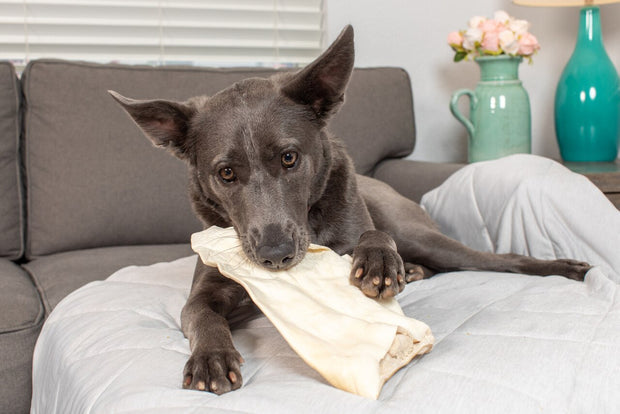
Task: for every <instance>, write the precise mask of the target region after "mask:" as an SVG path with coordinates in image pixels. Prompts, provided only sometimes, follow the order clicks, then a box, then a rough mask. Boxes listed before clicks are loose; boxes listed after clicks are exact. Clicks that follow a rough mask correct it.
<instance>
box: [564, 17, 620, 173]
mask: <svg viewBox="0 0 620 414" xmlns="http://www.w3.org/2000/svg"><path fill="white" fill-rule="evenodd" d="M619 117H620V82H619V80H618V73H617V72H616V68H615V67H614V65H613V63H612V62H611V59H609V56H608V55H607V52H606V51H605V47H604V46H603V39H602V35H601V20H600V15H599V8H598V7H584V8H583V9H581V12H580V21H579V31H578V35H577V44H576V46H575V51H574V52H573V54H572V56H571V58H570V60H569V61H568V63H567V64H566V67H565V68H564V71H563V72H562V76H561V77H560V81H559V82H558V87H557V90H556V95H555V132H556V136H557V139H558V145H559V147H560V153H561V155H562V158H563V159H564V160H566V161H613V160H615V159H616V157H617V156H618V137H619V132H620V129H619V128H618V127H619V121H618V118H619Z"/></svg>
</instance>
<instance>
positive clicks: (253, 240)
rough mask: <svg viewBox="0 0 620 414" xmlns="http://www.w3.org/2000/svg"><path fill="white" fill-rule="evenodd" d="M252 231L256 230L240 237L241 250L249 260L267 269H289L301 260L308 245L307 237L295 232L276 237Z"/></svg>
mask: <svg viewBox="0 0 620 414" xmlns="http://www.w3.org/2000/svg"><path fill="white" fill-rule="evenodd" d="M252 233H256V232H252V231H250V232H248V234H247V235H244V236H242V237H241V241H242V243H241V245H242V247H243V252H244V253H245V255H246V256H247V258H248V259H249V260H250V261H252V262H254V263H255V264H257V265H258V266H261V267H263V268H265V269H268V270H274V271H278V270H287V269H290V268H291V267H293V266H295V265H297V264H298V263H299V262H301V261H302V260H303V258H304V257H305V255H306V252H307V251H308V247H309V246H310V241H309V240H308V237H307V236H305V235H304V234H299V233H297V232H294V233H292V234H291V235H289V236H286V235H281V236H280V237H277V238H275V237H259V236H258V235H257V234H252ZM289 234H290V233H289Z"/></svg>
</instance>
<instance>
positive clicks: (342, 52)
mask: <svg viewBox="0 0 620 414" xmlns="http://www.w3.org/2000/svg"><path fill="white" fill-rule="evenodd" d="M354 62H355V47H354V42H353V27H352V26H350V25H348V26H347V27H345V28H344V29H343V30H342V32H341V33H340V35H339V36H338V38H337V39H336V40H335V41H334V43H332V45H331V46H330V47H329V48H328V49H327V50H326V51H325V52H323V54H322V55H321V56H319V57H318V58H317V59H316V60H315V61H314V62H312V63H310V64H309V65H308V66H306V67H305V68H303V69H302V70H301V71H299V72H298V73H297V74H295V75H294V76H293V78H292V79H290V80H289V81H288V82H287V83H285V84H284V86H283V87H282V92H283V93H284V95H286V96H288V97H289V98H291V99H292V100H293V101H295V102H298V103H301V104H304V105H309V106H310V107H311V108H312V109H313V110H314V112H315V113H316V114H317V116H318V117H319V119H323V120H326V119H327V118H328V117H329V116H331V115H333V114H334V113H336V112H337V110H338V108H339V107H340V105H341V104H342V103H343V102H344V91H345V89H346V88H347V84H348V83H349V78H350V77H351V73H352V71H353V64H354Z"/></svg>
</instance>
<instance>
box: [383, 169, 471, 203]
mask: <svg viewBox="0 0 620 414" xmlns="http://www.w3.org/2000/svg"><path fill="white" fill-rule="evenodd" d="M464 166H465V164H449V163H436V162H424V161H414V160H407V159H391V160H385V161H382V162H381V163H379V164H378V165H377V167H376V168H375V171H374V174H373V177H374V178H377V179H379V180H381V181H384V182H386V183H388V184H389V185H391V186H392V187H393V188H394V189H395V190H396V191H398V192H399V193H400V194H402V195H404V196H405V197H407V198H410V199H412V200H413V201H415V202H416V203H419V202H420V200H421V199H422V196H423V195H424V193H426V192H427V191H430V190H432V189H433V188H435V187H437V186H439V185H440V184H441V183H443V182H444V181H445V180H446V178H448V177H449V176H450V175H452V173H454V172H455V171H457V170H458V169H460V168H462V167H464Z"/></svg>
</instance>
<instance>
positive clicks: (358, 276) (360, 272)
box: [355, 267, 364, 279]
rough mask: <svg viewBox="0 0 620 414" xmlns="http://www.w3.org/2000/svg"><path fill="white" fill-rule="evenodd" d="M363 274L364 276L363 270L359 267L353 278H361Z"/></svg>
mask: <svg viewBox="0 0 620 414" xmlns="http://www.w3.org/2000/svg"><path fill="white" fill-rule="evenodd" d="M363 274H364V269H363V268H361V267H360V268H358V269H357V270H356V271H355V278H356V279H359V278H360V277H362V275H363Z"/></svg>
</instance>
